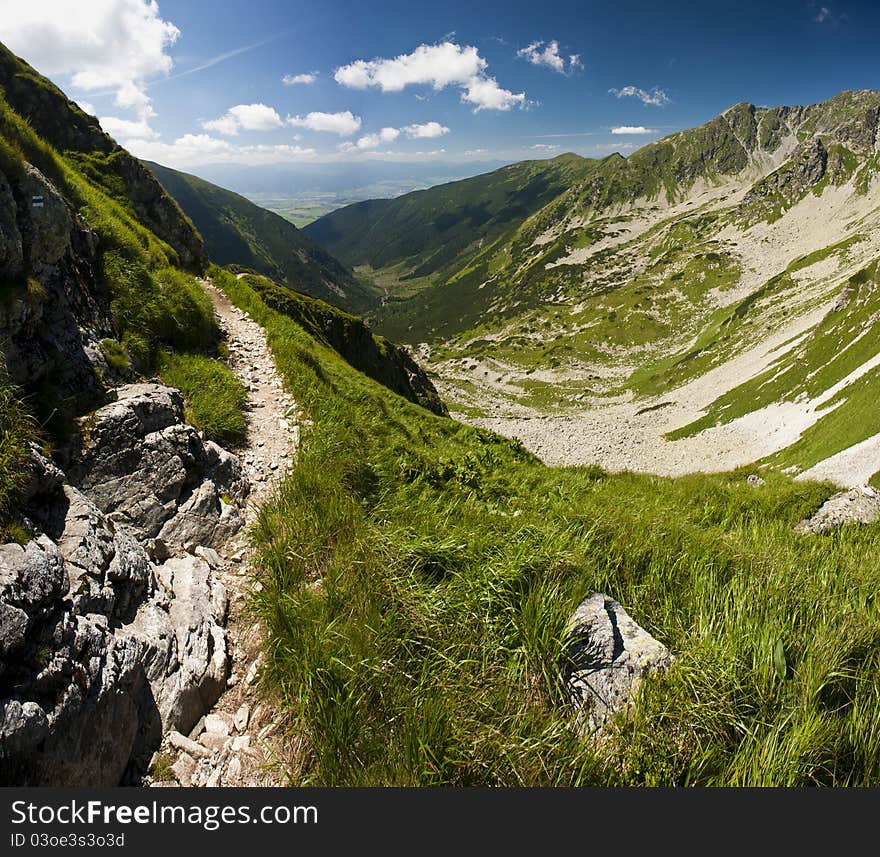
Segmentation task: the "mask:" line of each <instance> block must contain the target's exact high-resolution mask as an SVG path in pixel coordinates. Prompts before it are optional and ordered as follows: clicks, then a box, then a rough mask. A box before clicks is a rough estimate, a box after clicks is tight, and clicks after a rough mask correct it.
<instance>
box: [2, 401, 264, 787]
mask: <svg viewBox="0 0 880 857" xmlns="http://www.w3.org/2000/svg"><path fill="white" fill-rule="evenodd" d="M182 410H183V407H182V399H181V397H180V394H179V393H178V392H177V391H176V390H171V389H169V388H165V387H160V386H158V385H137V386H135V387H132V388H124V389H122V390H121V391H120V392H119V396H118V399H117V401H115V402H113V403H112V404H111V405H108V406H106V407H105V408H103V409H101V410H100V411H99V412H98V413H97V414H96V415H95V416H94V417H93V418H92V419H91V420H90V421H89V426H90V427H91V429H92V432H91V433H90V435H89V438H88V442H87V444H86V447H85V451H84V456H83V458H82V461H81V462H80V466H81V469H80V470H79V471H77V473H78V476H79V477H80V482H79V487H74V486H73V485H71V484H69V483H68V482H67V481H66V476H65V474H64V473H63V472H62V471H61V470H59V468H58V467H56V466H55V465H54V464H52V463H51V462H49V461H48V460H47V459H46V458H45V457H44V456H42V455H41V454H40V453H39V452H38V451H37V450H36V449H34V450H33V453H32V466H31V471H32V480H31V486H30V488H29V490H28V491H27V492H26V494H25V505H26V507H27V508H26V510H25V511H26V519H27V520H28V521H30V522H31V523H32V524H33V526H34V527H35V528H36V529H37V530H38V531H39V532H40V535H39V536H37V537H35V538H34V539H33V540H32V541H31V542H29V543H28V544H27V545H26V546H21V545H17V544H7V545H0V785H55V786H80V787H81V786H95V787H98V786H114V785H118V784H119V783H120V782H121V781H123V780H125V779H126V778H127V777H130V776H135V777H136V775H137V774H138V773H139V772H143V771H144V770H145V769H146V766H147V764H148V762H149V759H150V756H151V754H152V752H153V750H155V748H156V747H157V746H158V745H159V742H160V741H161V739H162V735H163V733H165V732H168V731H169V730H173V729H177V730H180V731H183V732H188V731H189V730H190V729H191V728H192V727H193V726H194V725H195V723H196V722H197V721H198V720H199V718H200V717H201V716H202V715H203V714H204V713H205V712H206V711H207V710H208V709H209V708H210V707H211V706H212V705H213V704H214V702H215V701H216V700H217V698H218V697H219V696H220V694H221V693H222V691H223V689H224V687H225V684H226V679H227V671H228V651H227V644H226V636H225V632H224V629H223V625H224V623H225V617H226V612H227V596H226V591H225V589H224V587H223V585H222V584H221V583H220V581H219V579H218V578H217V577H216V574H215V572H214V571H212V569H211V566H210V565H209V563H207V562H206V561H205V560H204V559H202V558H199V557H196V556H192V555H185V554H184V551H185V550H186V549H187V548H188V547H191V543H192V542H195V543H196V544H197V545H198V546H199V547H202V548H204V547H206V546H208V547H209V545H210V541H202V538H203V537H204V538H205V539H220V538H223V537H225V534H226V533H229V534H232V533H234V531H235V529H236V528H237V527H239V526H240V525H241V516H240V512H239V511H238V509H237V507H236V506H234V505H231V504H226V503H225V502H224V501H222V500H221V499H220V495H221V493H226V492H229V499H231V495H232V494H233V493H234V494H235V495H236V496H238V497H243V496H244V494H245V493H246V491H247V487H248V486H247V483H246V481H245V480H244V479H243V478H242V476H241V468H240V465H239V464H238V460H237V459H236V458H235V456H233V455H231V454H230V453H228V452H226V451H225V450H223V449H221V448H220V447H218V446H216V445H215V444H211V443H205V442H204V441H203V440H202V439H201V437H200V436H199V434H198V432H196V431H195V430H194V429H192V427H190V426H186V425H184V424H183V423H182ZM153 468H155V469H156V470H155V472H154V471H153ZM157 474H162V475H164V477H165V478H166V479H167V480H168V482H167V483H166V484H165V485H163V484H162V483H161V477H160V476H159V475H157ZM141 480H143V481H141ZM169 486H170V487H169ZM101 505H103V506H104V507H105V509H106V510H107V511H105V509H102V508H101ZM108 511H109V514H108ZM150 536H157V537H158V538H149V537H150ZM160 545H161V546H162V550H159V549H158V546H160ZM148 547H149V548H150V551H151V552H148V550H147V548H148ZM193 549H194V548H193ZM173 553H176V554H178V555H177V556H169V555H168V554H173ZM200 553H201V554H202V555H203V556H208V557H210V556H212V555H213V552H212V551H210V550H204V549H202V550H201V551H200Z"/></svg>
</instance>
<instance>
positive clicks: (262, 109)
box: [202, 104, 284, 137]
mask: <svg viewBox="0 0 880 857" xmlns="http://www.w3.org/2000/svg"><path fill="white" fill-rule="evenodd" d="M283 126H284V123H283V122H282V121H281V117H280V116H279V115H278V112H277V111H276V110H275V108H274V107H269V106H268V105H266V104H236V105H235V107H230V108H229V110H227V111H226V113H225V114H224V115H223V116H221V117H220V118H219V119H211V120H209V121H207V122H202V127H203V128H204V129H205V130H206V131H216V132H217V133H218V134H225V135H227V136H230V137H234V136H235V135H236V134H238V133H239V131H275V130H277V129H278V128H282V127H283Z"/></svg>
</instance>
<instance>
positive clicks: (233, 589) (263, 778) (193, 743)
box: [151, 280, 299, 786]
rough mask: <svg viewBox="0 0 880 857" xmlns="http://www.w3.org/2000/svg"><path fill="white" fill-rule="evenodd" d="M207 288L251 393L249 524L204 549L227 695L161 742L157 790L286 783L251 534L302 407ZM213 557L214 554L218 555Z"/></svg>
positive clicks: (292, 443) (265, 350)
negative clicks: (255, 604) (221, 625)
mask: <svg viewBox="0 0 880 857" xmlns="http://www.w3.org/2000/svg"><path fill="white" fill-rule="evenodd" d="M202 285H203V287H204V289H205V291H206V292H207V293H208V295H209V296H210V297H211V300H212V302H213V304H214V311H215V313H216V315H217V318H218V320H219V323H220V327H221V329H222V330H223V332H224V334H225V336H226V346H227V348H228V349H229V360H228V363H229V367H230V368H231V369H232V370H233V371H234V372H235V374H236V375H238V377H239V378H240V379H241V380H242V382H243V383H244V385H245V387H246V388H247V390H248V410H247V420H248V445H247V447H246V448H245V449H243V450H237V451H236V452H237V454H238V456H239V457H240V459H241V461H242V464H243V466H244V469H245V473H246V474H247V476H248V478H249V479H250V482H251V493H250V495H249V497H248V504H247V510H246V516H245V518H246V526H245V528H244V529H243V530H242V531H241V532H239V534H238V535H237V536H236V537H235V538H234V539H232V540H231V541H230V542H229V543H228V544H227V545H225V546H224V548H223V549H222V550H220V551H219V552H218V553H216V554H214V553H213V552H211V551H207V552H205V551H203V552H202V558H203V559H205V560H206V561H207V562H208V563H209V564H210V565H212V566H213V567H214V568H215V571H216V573H217V575H218V576H219V578H220V580H221V581H222V582H223V584H224V586H225V587H226V590H227V593H228V595H229V618H228V622H227V626H226V632H227V642H228V646H229V652H230V655H231V658H232V665H231V673H230V678H229V683H228V687H227V689H226V691H225V692H224V693H223V695H222V696H221V697H220V699H219V700H218V702H217V704H216V705H215V706H214V708H213V709H212V711H211V712H210V713H209V714H208V715H207V716H206V717H204V718H202V720H201V721H200V722H199V723H198V724H196V727H195V728H194V729H193V731H192V732H191V733H190V734H189V735H188V736H182V735H179V734H177V733H171V734H170V735H168V736H166V738H165V741H164V743H163V752H164V754H165V759H166V766H165V767H166V777H168V776H169V775H168V772H167V768H168V764H167V763H168V762H171V763H172V764H171V771H172V772H173V775H174V779H173V780H172V779H170V777H169V778H168V779H167V780H166V781H165V782H153V783H151V784H152V785H175V784H180V785H183V786H271V785H279V784H281V783H282V781H283V767H282V764H281V758H282V746H281V733H282V730H281V729H280V728H279V724H278V722H277V720H276V719H275V716H276V711H274V710H273V709H272V708H271V706H269V705H268V704H267V703H266V702H265V701H264V700H261V698H260V696H259V695H258V694H257V693H256V686H255V685H256V679H257V675H258V672H259V662H260V651H261V642H262V629H261V628H260V626H259V625H258V624H257V623H255V622H254V620H253V618H252V617H250V616H248V615H247V612H246V607H247V604H248V601H249V598H250V595H251V593H252V592H253V587H254V586H259V583H255V581H254V579H253V575H252V573H251V567H250V559H251V550H250V547H249V545H248V543H247V535H246V533H247V530H248V528H249V526H250V525H251V524H252V523H253V522H254V520H255V518H256V516H257V514H258V511H259V508H260V506H261V504H262V503H263V502H264V501H265V500H266V499H267V498H268V496H269V495H270V494H271V492H272V491H273V490H274V488H275V487H276V486H277V484H278V483H279V481H280V479H281V477H282V476H283V474H284V472H285V470H286V468H287V466H288V465H289V463H290V462H292V460H293V456H294V454H295V452H296V448H297V444H298V440H299V428H298V419H297V413H296V404H295V402H294V401H293V399H292V398H291V396H290V395H289V394H288V393H287V392H286V391H285V389H284V385H283V383H282V380H281V376H280V375H279V374H278V370H277V369H276V367H275V361H274V359H273V357H272V353H271V351H270V350H269V345H268V343H267V341H266V335H265V333H264V331H263V328H262V327H260V325H259V324H257V323H256V322H255V321H253V320H252V319H251V318H250V316H249V315H248V314H247V313H246V312H243V311H241V310H239V309H238V308H237V307H235V306H234V305H233V304H232V303H231V302H230V301H229V299H228V298H227V297H226V296H225V295H224V294H223V293H222V292H221V291H220V290H219V289H217V288H216V287H215V286H214V285H213V283H211V282H210V281H207V280H205V281H202ZM212 554H213V555H212Z"/></svg>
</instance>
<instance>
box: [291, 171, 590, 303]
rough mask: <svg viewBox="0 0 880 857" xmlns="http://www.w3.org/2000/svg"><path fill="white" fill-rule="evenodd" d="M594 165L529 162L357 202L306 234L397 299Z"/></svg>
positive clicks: (454, 263)
mask: <svg viewBox="0 0 880 857" xmlns="http://www.w3.org/2000/svg"><path fill="white" fill-rule="evenodd" d="M594 164H595V162H594V161H590V160H587V159H585V158H581V157H578V156H577V155H572V154H568V155H560V156H559V157H558V158H553V159H552V160H548V161H526V162H524V163H521V164H514V165H513V166H510V167H504V168H503V169H500V170H497V171H495V172H493V173H489V174H487V175H483V176H477V177H476V178H471V179H464V180H463V181H457V182H451V183H449V184H444V185H439V186H437V187H434V188H431V189H429V190H423V191H415V192H413V193H408V194H405V195H404V196H401V197H398V198H397V199H387V200H370V201H367V202H362V203H356V204H355V205H350V206H347V207H345V208H343V209H340V210H339V211H335V212H332V213H330V214H328V215H325V216H324V217H322V218H319V219H318V220H316V221H315V222H314V223H311V224H309V225H308V226H307V227H306V228H305V229H304V232H305V233H306V234H307V235H310V236H311V237H312V238H314V239H315V240H316V241H318V242H320V243H321V244H323V245H324V246H325V247H327V249H328V250H330V252H331V253H334V254H335V255H337V256H338V257H339V258H340V259H342V260H343V261H344V262H346V263H347V264H349V265H356V266H366V267H368V268H371V269H375V270H381V271H382V274H383V276H382V277H378V278H377V279H376V282H377V283H378V284H379V285H381V286H383V287H385V288H386V291H387V293H388V294H389V295H390V296H394V295H396V294H398V293H399V292H400V291H404V292H407V291H413V290H417V289H418V288H419V287H420V286H423V285H426V284H430V283H432V282H434V281H435V280H436V279H438V278H441V277H442V274H443V272H446V271H448V270H449V269H454V268H455V267H456V266H460V265H461V264H463V260H465V259H467V258H469V257H470V256H471V255H473V253H475V252H476V251H477V250H479V249H481V248H483V247H484V246H486V245H487V244H489V243H491V242H492V241H494V240H495V239H496V238H497V237H498V236H500V235H502V234H504V233H505V232H507V231H509V230H510V229H512V228H515V227H516V226H517V225H519V224H520V223H522V222H523V220H525V219H526V218H527V217H528V216H529V215H531V214H533V213H534V212H536V211H538V210H539V209H541V208H542V207H543V206H544V205H546V204H547V203H548V202H550V201H551V200H553V199H555V198H556V197H557V196H559V194H561V193H563V192H564V191H565V190H566V189H567V188H568V187H569V186H570V185H571V184H572V183H573V182H574V181H576V180H577V179H578V178H579V177H581V176H583V175H585V174H588V173H589V172H590V171H591V170H592V169H593V167H594ZM387 280H390V281H391V283H392V284H393V285H391V286H389V285H388V283H387V282H386V281H387Z"/></svg>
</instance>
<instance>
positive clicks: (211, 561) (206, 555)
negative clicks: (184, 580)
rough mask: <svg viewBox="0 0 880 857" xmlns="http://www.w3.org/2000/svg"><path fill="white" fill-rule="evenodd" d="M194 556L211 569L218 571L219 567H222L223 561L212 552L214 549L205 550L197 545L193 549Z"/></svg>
mask: <svg viewBox="0 0 880 857" xmlns="http://www.w3.org/2000/svg"><path fill="white" fill-rule="evenodd" d="M195 555H196V556H197V557H198V558H199V559H203V560H204V561H205V562H206V563H208V565H209V566H210V567H211V568H212V569H218V568H220V566H221V565H223V561H222V560H221V559H220V554H218V553H217V551H215V550H214V548H206V547H204V546H202V545H199V547H197V548H196V549H195Z"/></svg>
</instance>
